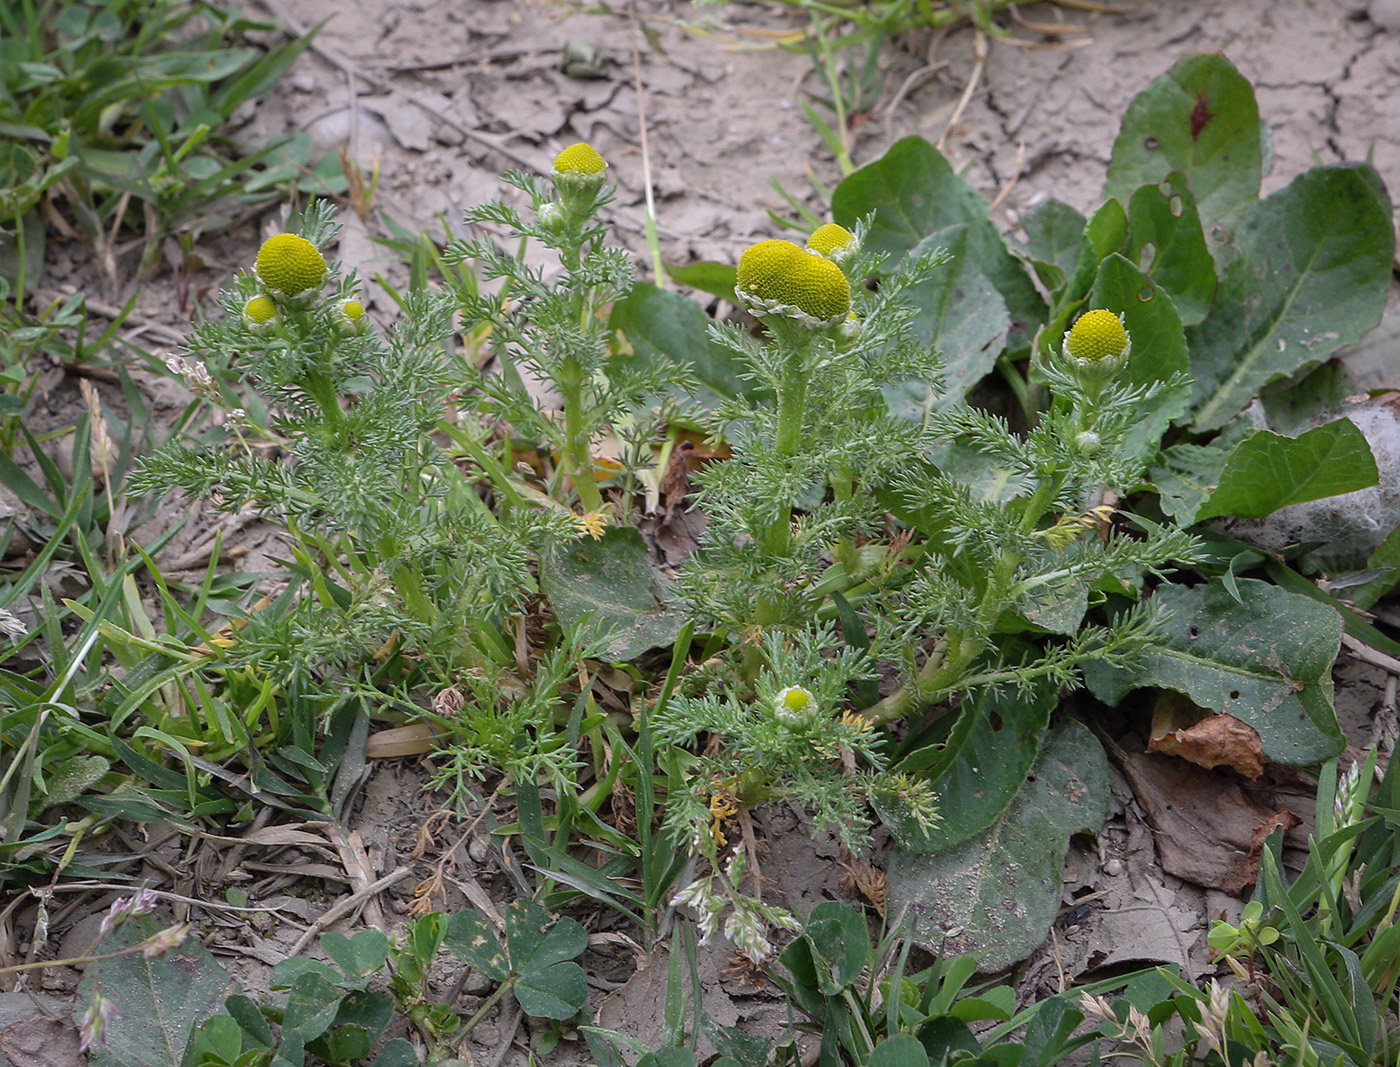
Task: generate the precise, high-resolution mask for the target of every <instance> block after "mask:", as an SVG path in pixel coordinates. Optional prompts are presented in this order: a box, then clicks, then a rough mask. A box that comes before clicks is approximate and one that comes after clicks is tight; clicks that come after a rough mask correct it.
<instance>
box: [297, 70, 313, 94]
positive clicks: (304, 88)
mask: <svg viewBox="0 0 1400 1067" xmlns="http://www.w3.org/2000/svg"><path fill="white" fill-rule="evenodd" d="M292 88H293V89H295V90H296V91H297V92H299V93H314V92H315V91H316V79H315V78H314V77H312V76H311V75H310V74H294V75H292Z"/></svg>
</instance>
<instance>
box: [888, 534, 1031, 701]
mask: <svg viewBox="0 0 1400 1067" xmlns="http://www.w3.org/2000/svg"><path fill="white" fill-rule="evenodd" d="M1020 563H1021V557H1020V556H1018V555H1017V554H1016V553H1014V552H1003V553H1002V554H1001V558H1000V559H999V560H998V561H997V563H996V566H995V567H993V568H992V573H991V574H990V575H989V576H988V578H987V587H986V588H985V589H984V590H983V592H982V600H981V602H980V603H979V604H978V605H977V614H976V616H975V617H974V619H973V622H972V625H970V626H968V627H966V628H963V629H950V630H949V631H948V632H947V633H946V634H945V635H944V637H943V640H942V641H941V642H940V643H939V646H938V648H936V649H934V651H933V652H932V653H931V654H930V655H929V658H928V659H927V660H925V661H924V665H923V667H921V668H920V669H919V673H918V676H917V677H916V678H915V679H914V681H913V683H912V684H910V685H906V686H901V687H900V688H899V689H896V690H895V691H894V692H893V693H891V694H890V695H889V696H887V697H885V699H883V700H881V701H880V702H879V703H878V704H875V705H874V706H873V707H871V708H870V709H869V710H868V711H866V712H865V717H866V718H867V719H870V720H871V721H873V722H874V723H876V724H881V723H887V722H893V721H894V720H895V719H899V718H903V717H904V716H905V715H907V714H909V712H911V711H912V710H913V709H914V707H915V705H916V704H917V703H918V702H920V701H923V700H928V699H930V698H932V697H934V696H936V695H938V694H940V693H943V692H947V691H948V690H951V689H953V688H954V687H955V686H956V684H957V682H958V680H959V679H960V678H961V677H962V675H963V672H965V671H966V670H967V668H968V667H969V666H970V665H971V664H972V661H973V660H975V659H976V658H977V657H978V656H979V655H980V654H981V653H982V650H983V649H984V648H986V647H987V641H988V639H989V638H990V637H991V634H992V630H993V628H994V627H995V626H996V622H997V619H998V617H1000V615H1001V611H1002V608H1003V607H1004V606H1005V603H1006V600H1007V597H1008V595H1009V594H1010V592H1011V587H1012V584H1013V583H1014V581H1015V578H1016V568H1017V567H1018V566H1019V565H1020Z"/></svg>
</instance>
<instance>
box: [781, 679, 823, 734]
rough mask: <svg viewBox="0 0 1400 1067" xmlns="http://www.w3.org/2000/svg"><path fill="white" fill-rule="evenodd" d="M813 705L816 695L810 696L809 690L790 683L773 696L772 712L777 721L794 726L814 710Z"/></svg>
mask: <svg viewBox="0 0 1400 1067" xmlns="http://www.w3.org/2000/svg"><path fill="white" fill-rule="evenodd" d="M815 705H816V697H814V696H812V693H811V690H808V689H804V688H803V687H802V686H800V685H790V686H788V687H787V688H786V689H783V690H781V691H780V692H779V693H778V695H777V696H776V697H774V698H773V714H774V715H776V716H777V717H778V719H779V721H781V722H784V723H786V724H787V725H789V726H796V725H799V724H800V723H802V722H804V721H806V719H807V716H808V714H809V713H811V712H812V711H813V710H815Z"/></svg>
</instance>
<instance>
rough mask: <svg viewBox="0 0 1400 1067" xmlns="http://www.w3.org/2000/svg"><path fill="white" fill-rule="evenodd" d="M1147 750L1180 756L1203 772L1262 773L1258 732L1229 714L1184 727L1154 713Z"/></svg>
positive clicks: (1253, 774) (1262, 750)
mask: <svg viewBox="0 0 1400 1067" xmlns="http://www.w3.org/2000/svg"><path fill="white" fill-rule="evenodd" d="M1147 751H1149V752H1160V753H1162V754H1163V755H1167V756H1180V757H1181V758H1182V759H1184V760H1187V761H1189V762H1191V763H1194V764H1196V765H1197V766H1198V767H1204V768H1205V769H1206V770H1211V769H1213V768H1215V767H1229V768H1230V769H1231V770H1233V771H1238V772H1239V773H1240V774H1242V775H1244V776H1245V777H1246V778H1249V779H1254V778H1258V777H1259V776H1260V775H1261V774H1263V773H1264V745H1263V743H1262V742H1261V741H1260V739H1259V734H1258V732H1257V731H1256V730H1255V729H1254V727H1252V726H1250V725H1249V724H1248V723H1245V722H1241V721H1240V720H1239V719H1237V718H1235V717H1234V716H1233V715H1228V714H1221V715H1211V716H1208V717H1207V718H1204V719H1202V720H1201V721H1200V722H1197V723H1195V724H1193V725H1191V726H1186V727H1173V726H1171V725H1170V724H1168V723H1167V722H1166V721H1165V720H1159V717H1158V716H1157V715H1155V714H1154V715H1153V717H1152V740H1151V741H1150V742H1149V743H1148V746H1147Z"/></svg>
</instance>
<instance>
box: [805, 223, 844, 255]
mask: <svg viewBox="0 0 1400 1067" xmlns="http://www.w3.org/2000/svg"><path fill="white" fill-rule="evenodd" d="M807 251H808V252H815V253H816V254H817V255H819V256H825V257H826V258H827V259H830V260H834V261H835V262H837V263H840V262H841V261H842V260H845V259H848V258H849V257H850V256H851V255H852V254H854V253H855V251H856V235H855V234H853V233H852V232H851V231H850V230H848V229H846V227H844V226H838V225H836V223H834V222H828V223H827V224H826V225H825V226H818V227H817V228H816V229H815V230H813V231H812V236H811V237H809V238H807Z"/></svg>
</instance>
